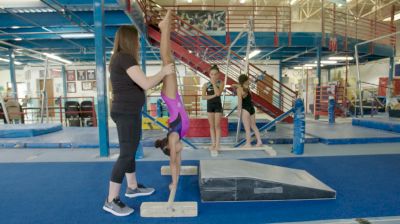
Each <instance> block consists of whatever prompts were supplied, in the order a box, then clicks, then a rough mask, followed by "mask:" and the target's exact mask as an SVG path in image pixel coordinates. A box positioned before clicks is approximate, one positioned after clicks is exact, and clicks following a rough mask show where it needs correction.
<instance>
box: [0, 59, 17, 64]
mask: <svg viewBox="0 0 400 224" xmlns="http://www.w3.org/2000/svg"><path fill="white" fill-rule="evenodd" d="M0 61H4V62H10V60H8V59H5V58H0ZM14 64H16V65H22V63H21V62H19V61H14Z"/></svg>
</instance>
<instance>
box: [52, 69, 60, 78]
mask: <svg viewBox="0 0 400 224" xmlns="http://www.w3.org/2000/svg"><path fill="white" fill-rule="evenodd" d="M50 77H51V78H60V77H61V70H60V69H51V70H50Z"/></svg>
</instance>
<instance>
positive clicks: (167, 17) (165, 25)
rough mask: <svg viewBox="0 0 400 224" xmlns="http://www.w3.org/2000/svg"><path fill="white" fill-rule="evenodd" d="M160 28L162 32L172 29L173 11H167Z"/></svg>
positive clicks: (159, 25)
mask: <svg viewBox="0 0 400 224" xmlns="http://www.w3.org/2000/svg"><path fill="white" fill-rule="evenodd" d="M158 27H160V29H161V32H162V31H163V30H168V29H171V10H168V11H167V14H166V15H165V17H164V19H163V20H161V22H160V23H159V24H158Z"/></svg>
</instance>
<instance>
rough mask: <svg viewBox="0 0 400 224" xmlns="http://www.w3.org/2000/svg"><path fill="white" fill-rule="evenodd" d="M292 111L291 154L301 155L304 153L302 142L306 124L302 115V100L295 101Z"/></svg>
mask: <svg viewBox="0 0 400 224" xmlns="http://www.w3.org/2000/svg"><path fill="white" fill-rule="evenodd" d="M294 106H295V109H294V129H293V148H292V153H293V154H296V155H301V154H303V153H304V142H305V132H306V122H305V115H304V103H303V100H302V99H300V98H299V99H297V100H296V102H295V105H294Z"/></svg>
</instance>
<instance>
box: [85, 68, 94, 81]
mask: <svg viewBox="0 0 400 224" xmlns="http://www.w3.org/2000/svg"><path fill="white" fill-rule="evenodd" d="M87 80H96V71H95V70H87Z"/></svg>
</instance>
